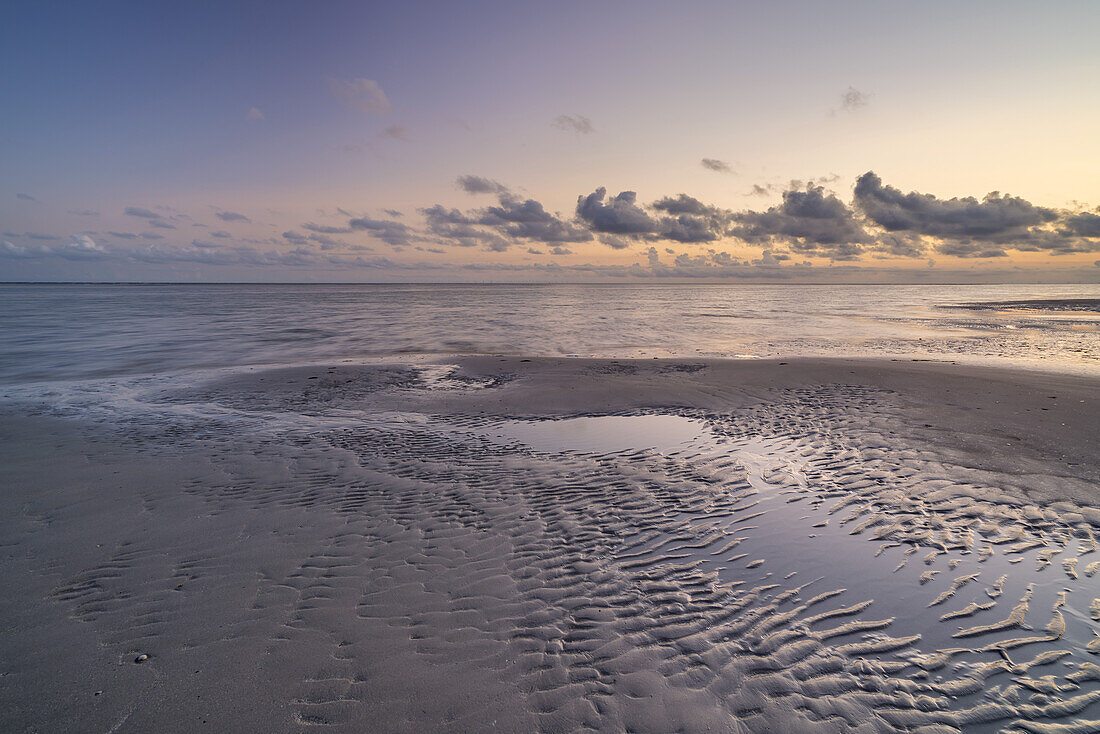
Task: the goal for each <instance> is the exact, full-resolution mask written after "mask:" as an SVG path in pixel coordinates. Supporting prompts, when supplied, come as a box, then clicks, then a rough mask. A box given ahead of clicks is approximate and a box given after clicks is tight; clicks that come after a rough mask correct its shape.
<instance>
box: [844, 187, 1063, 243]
mask: <svg viewBox="0 0 1100 734" xmlns="http://www.w3.org/2000/svg"><path fill="white" fill-rule="evenodd" d="M855 205H856V206H857V207H858V208H859V209H860V211H862V212H863V214H864V215H865V216H866V217H867V218H868V219H870V220H871V221H872V222H874V223H875V224H877V225H878V226H880V227H882V228H883V229H885V230H886V231H887V232H899V231H906V232H913V233H915V234H919V235H924V236H931V237H943V238H967V239H969V238H973V239H982V240H987V241H994V242H997V241H1002V240H1004V239H1005V238H1019V237H1026V235H1027V232H1028V230H1029V229H1030V228H1031V227H1035V226H1038V225H1042V224H1046V223H1048V222H1052V221H1054V220H1055V219H1057V218H1058V213H1057V212H1055V211H1054V210H1053V209H1046V208H1044V207H1039V206H1035V205H1034V204H1032V203H1031V202H1029V201H1026V200H1024V199H1021V198H1019V197H1015V196H1002V195H1001V194H999V193H997V192H993V193H991V194H987V195H986V196H985V198H984V199H982V200H981V201H978V200H977V199H975V198H974V197H966V198H962V199H959V198H955V199H937V198H936V197H935V196H933V195H932V194H919V193H917V192H916V191H910V192H909V193H908V194H904V193H902V192H901V191H900V190H899V189H896V188H894V187H893V186H885V185H883V183H882V179H881V178H879V177H878V176H877V175H876V174H875V173H873V172H871V171H868V172H867V173H865V174H863V175H862V176H860V177H859V179H857V181H856V188H855Z"/></svg>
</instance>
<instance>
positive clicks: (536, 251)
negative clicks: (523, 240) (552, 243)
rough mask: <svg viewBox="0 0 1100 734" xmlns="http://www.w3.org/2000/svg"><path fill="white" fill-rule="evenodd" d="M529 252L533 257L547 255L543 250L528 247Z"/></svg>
mask: <svg viewBox="0 0 1100 734" xmlns="http://www.w3.org/2000/svg"><path fill="white" fill-rule="evenodd" d="M527 252H529V253H530V254H532V255H545V254H546V253H544V252H543V251H542V250H539V249H537V248H534V247H528V248H527Z"/></svg>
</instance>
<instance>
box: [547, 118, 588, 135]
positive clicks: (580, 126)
mask: <svg viewBox="0 0 1100 734" xmlns="http://www.w3.org/2000/svg"><path fill="white" fill-rule="evenodd" d="M551 124H552V125H553V126H554V127H556V128H557V129H559V130H565V131H566V132H574V133H580V134H581V135H587V134H588V133H592V132H595V131H596V128H594V127H592V121H591V120H589V119H588V118H587V117H585V116H584V115H558V116H557V117H555V118H554V122H553V123H551Z"/></svg>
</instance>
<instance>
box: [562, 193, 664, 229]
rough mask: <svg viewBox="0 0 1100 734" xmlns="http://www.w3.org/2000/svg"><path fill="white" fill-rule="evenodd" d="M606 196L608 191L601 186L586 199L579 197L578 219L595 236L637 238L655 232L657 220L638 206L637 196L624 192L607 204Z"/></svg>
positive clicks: (585, 197) (583, 196) (609, 200)
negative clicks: (595, 233)
mask: <svg viewBox="0 0 1100 734" xmlns="http://www.w3.org/2000/svg"><path fill="white" fill-rule="evenodd" d="M606 196H607V189H606V188H604V187H603V186H601V187H599V188H598V189H596V190H595V191H594V192H592V193H591V194H588V195H587V196H585V195H583V194H582V195H580V196H578V197H577V217H579V218H580V219H581V220H583V221H585V222H587V223H588V226H589V228H591V230H592V231H593V232H606V233H608V234H618V235H634V236H637V235H646V234H652V233H653V232H655V231H656V229H657V222H656V220H654V219H653V218H652V217H650V216H649V214H647V213H646V211H645V210H644V209H642V208H641V207H639V206H638V205H637V203H636V202H637V200H638V195H637V194H636V193H634V192H633V191H622V192H620V193H619V194H618V195H617V196H613V197H611V198H610V199H607V201H606V202H605V201H604V199H605V197H606Z"/></svg>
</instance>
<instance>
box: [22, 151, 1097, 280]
mask: <svg viewBox="0 0 1100 734" xmlns="http://www.w3.org/2000/svg"><path fill="white" fill-rule="evenodd" d="M835 183H836V178H835V177H832V178H826V179H819V180H818V182H814V181H810V182H799V181H792V182H790V184H788V185H787V186H786V187H774V186H767V187H765V186H759V185H758V186H757V187H756V188H758V189H759V190H760V192H761V194H762V195H766V196H774V195H775V194H778V195H779V201H777V202H775V203H774V204H772V205H770V206H766V207H754V208H748V209H740V210H736V209H730V208H725V207H721V206H717V205H715V204H710V203H707V202H704V201H701V200H699V199H697V198H695V197H693V196H690V195H689V194H686V193H676V194H670V195H666V196H662V197H660V198H657V199H655V200H652V201H643V200H642V199H641V198H640V197H639V196H638V194H637V193H636V192H634V191H630V190H626V191H620V192H618V193H614V194H613V193H611V192H609V191H608V190H607V189H606V188H605V187H602V186H601V187H598V188H596V189H595V190H593V191H591V192H590V193H581V194H580V195H578V196H577V200H576V205H575V207H574V208H573V209H572V211H569V212H565V213H562V212H556V211H553V210H551V209H549V208H548V207H547V206H545V205H544V204H543V203H542V202H541V201H539V200H538V199H536V198H532V197H527V196H521V195H519V194H517V193H516V192H515V191H513V190H512V189H511V188H509V187H508V186H505V185H504V184H502V183H500V182H498V181H495V180H493V179H490V178H486V177H482V176H476V175H462V176H459V177H457V179H456V180H455V184H456V186H457V187H458V188H459V189H460V190H461V191H463V192H465V193H467V194H470V195H473V196H477V197H484V198H481V199H479V200H480V201H482V202H484V201H485V198H488V200H489V202H488V203H484V204H483V205H481V206H475V207H472V208H466V209H459V208H455V207H448V206H444V205H442V204H433V205H430V206H425V207H422V208H420V209H418V210H417V215H418V216H413V217H409V218H405V217H401V212H398V211H394V210H382V211H383V212H384V213H383V214H381V215H380V216H377V217H375V216H371V215H369V214H363V215H361V216H357V215H355V214H353V213H351V212H348V211H346V210H343V209H340V210H336V211H338V212H339V215H340V216H341V217H342V218H341V219H336V216H337V215H336V214H332V213H325V212H322V211H320V210H318V212H317V216H318V217H319V218H320V221H312V220H311V221H306V222H302V223H300V224H298V225H296V226H293V227H290V228H284V227H280V228H278V229H275V230H274V231H272V230H271V225H266V224H263V223H260V222H254V221H253V220H252V219H250V218H249V217H248V216H246V215H244V214H241V213H239V212H236V211H232V210H230V209H225V208H223V207H220V206H216V207H211V210H210V211H208V212H207V213H206V216H207V217H209V218H210V221H208V222H203V221H201V217H200V218H194V217H191V216H189V215H187V214H185V213H182V212H178V211H176V210H173V209H170V208H167V207H163V206H158V207H155V208H146V207H141V206H127V207H125V208H124V209H123V210H122V215H123V217H122V218H121V219H119V220H118V222H119V224H122V223H124V222H126V221H129V222H130V223H131V224H133V223H135V220H136V221H137V222H140V223H141V224H142V225H143V228H146V229H148V230H150V231H140V229H138V228H135V231H129V230H130V227H125V226H118V227H117V228H116V229H106V231H101V232H98V231H83V232H76V233H65V234H61V233H57V234H55V233H50V232H30V231H26V232H5V233H4V234H3V236H4V238H5V239H4V240H3V241H2V245H0V259H7V260H10V261H19V262H22V263H27V262H37V261H47V260H51V259H53V260H58V261H61V260H67V261H74V262H93V261H99V262H104V263H107V262H115V263H119V262H129V263H146V264H156V263H162V264H165V263H196V264H202V265H209V266H218V265H235V266H250V267H260V268H263V267H284V268H320V269H326V270H340V269H341V268H347V269H352V270H354V269H356V268H367V269H370V268H378V267H392V268H394V269H397V270H410V269H411V270H416V269H429V270H438V271H441V272H442V271H447V270H451V271H457V270H459V269H467V270H469V269H471V268H472V269H474V270H476V269H477V267H484V268H485V269H486V270H487V271H492V272H510V271H511V269H514V268H518V270H515V271H514V272H542V271H540V270H539V268H551V269H552V268H559V269H560V268H566V270H557V271H554V272H555V273H556V274H557V275H560V274H561V273H562V272H566V271H568V272H575V273H587V274H592V275H599V276H601V277H635V276H636V277H663V276H665V275H668V276H670V277H671V276H672V275H673V274H675V276H676V277H719V278H721V277H749V275H746V274H747V273H761V272H767V273H769V274H770V273H772V271H775V272H787V271H791V272H797V269H799V268H801V269H806V268H811V267H813V265H812V263H813V262H814V261H816V262H817V263H818V265H819V266H820V264H821V261H822V260H825V261H827V262H829V263H832V264H833V266H837V265H844V266H845V267H848V266H853V267H854V266H859V267H865V268H866V267H878V266H879V264H880V263H881V261H882V260H884V259H889V260H892V261H896V262H895V264H894V266H893V267H899V266H906V264H907V262H908V268H909V272H917V270H918V268H924V269H927V268H926V267H925V264H926V263H929V262H931V261H933V258H934V257H936V258H938V257H939V256H948V257H957V258H965V259H967V260H971V261H983V260H985V261H990V262H996V261H998V259H1000V260H999V261H1001V262H1011V261H1010V260H1005V258H1007V257H1008V256H1009V253H1012V252H1015V253H1041V254H1044V255H1048V256H1067V255H1080V254H1082V253H1096V252H1100V209H1088V208H1084V207H1081V208H1078V209H1059V208H1054V207H1047V206H1042V205H1038V204H1034V203H1032V202H1030V201H1027V200H1026V199H1024V198H1022V197H1018V196H1012V195H1009V194H1002V193H1000V192H996V191H995V192H991V193H989V194H986V195H985V196H983V197H981V198H977V197H973V196H966V197H953V198H943V197H939V196H936V195H935V194H930V193H922V192H917V191H904V190H902V189H900V188H898V187H896V186H892V185H889V184H887V183H885V182H884V181H883V180H882V178H881V177H880V176H879V175H878V174H876V173H875V172H873V171H868V172H866V173H864V174H863V175H861V176H859V177H858V179H857V180H856V182H855V185H854V187H853V188H852V190H851V197H850V198H846V197H843V196H842V195H841V194H838V193H837V192H835V191H833V190H831V189H830V188H828V187H829V186H832V185H834V184H835ZM85 211H88V210H73V212H74V213H75V214H81V215H83V214H84V213H85ZM162 212H163V213H162ZM89 213H93V212H90V211H89ZM326 217H327V218H328V219H327V220H326ZM398 217H401V219H402V220H401V221H398ZM222 222H226V223H232V224H233V225H234V226H233V227H230V228H229V229H231V230H232V231H227V230H226V229H220V228H218V226H217V225H219V224H220V223H222ZM192 227H198V228H202V229H201V231H202V232H206V233H207V234H205V235H204V236H203V237H202V238H193V236H194V233H193V232H192V235H184V234H183V233H184V232H188V231H192V229H191V228H192ZM152 230H159V231H160V232H164V234H160V233H158V231H152ZM333 235H338V236H339V237H334V236H333ZM364 240H365V241H367V242H371V243H373V244H374V245H375V246H377V247H386V246H388V247H390V248H392V250H393V251H394V252H395V253H401V252H404V251H405V250H406V249H410V250H412V251H414V252H420V253H424V255H425V256H429V257H430V256H437V257H431V258H430V259H429V260H427V261H424V262H421V263H419V264H417V263H414V262H410V261H409V260H407V259H406V256H403V257H400V258H397V257H395V258H377V257H367V256H365V255H363V254H362V253H363V252H366V251H371V250H373V249H374V247H372V246H371V245H369V244H364ZM455 248H457V249H458V250H462V249H465V250H466V251H467V252H468V253H469V252H477V251H481V252H487V253H509V254H508V255H507V257H506V258H505V260H506V261H504V262H501V261H498V262H492V261H489V260H485V261H483V262H481V263H480V265H479V264H477V263H473V264H471V263H466V264H463V265H457V264H455V263H453V262H447V257H448V253H449V252H455V251H456V249H455ZM674 248H677V249H674ZM614 251H619V252H620V253H628V255H627V256H628V257H629V255H630V254H632V255H633V256H634V257H637V258H639V259H640V262H638V263H636V264H635V265H633V266H622V265H614V266H612V265H591V264H584V263H582V262H580V261H581V260H582V259H583V258H586V257H588V258H593V257H594V258H596V259H597V260H599V259H600V258H601V257H606V255H607V254H610V252H614ZM601 253H605V254H603V255H601ZM547 256H552V259H551V260H548V259H547ZM469 257H470V255H469V254H467V255H466V256H464V259H467V260H468V259H469ZM616 257H617V258H618V259H619V260H620V261H621V259H622V258H623V255H618V256H616ZM517 258H520V259H521V260H522V259H526V260H527V261H528V264H523V263H522V262H517V261H516V260H517ZM668 258H671V260H669V259H668ZM1077 260H1080V258H1079V257H1078V258H1076V260H1074V262H1076V261H1077ZM1089 260H1090V262H1091V260H1092V258H1089ZM539 263H541V264H539ZM930 267H931V266H930ZM941 267H942V266H941ZM532 268H533V269H534V270H531V269H532ZM546 272H548V273H549V272H550V271H549V270H547V271H546ZM769 277H771V276H770V275H769Z"/></svg>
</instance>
